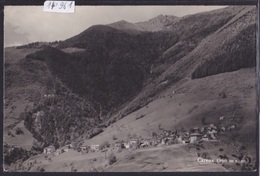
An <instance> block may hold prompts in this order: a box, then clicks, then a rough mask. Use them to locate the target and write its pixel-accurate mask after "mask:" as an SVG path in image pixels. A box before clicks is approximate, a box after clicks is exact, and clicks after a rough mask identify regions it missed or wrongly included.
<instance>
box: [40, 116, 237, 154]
mask: <svg viewBox="0 0 260 176" xmlns="http://www.w3.org/2000/svg"><path fill="white" fill-rule="evenodd" d="M224 118H225V117H224V116H222V117H219V120H220V121H221V120H223V119H224ZM235 128H236V125H235V124H229V125H226V126H217V125H215V124H213V123H211V124H209V125H208V126H203V127H200V128H199V127H194V128H191V129H190V130H184V129H182V130H176V129H173V130H164V129H161V130H160V131H161V133H158V134H157V133H155V132H153V133H152V134H151V137H150V138H149V139H148V138H147V139H142V138H141V137H136V136H130V137H129V139H128V140H127V141H124V140H115V142H113V143H112V144H109V142H108V141H103V142H101V143H100V144H92V145H90V146H88V145H81V146H78V147H77V146H75V145H73V144H71V143H70V144H67V145H65V146H63V147H61V148H58V149H55V147H54V146H53V145H50V146H48V147H46V148H44V149H43V153H44V154H47V155H60V154H61V153H64V152H67V151H69V150H72V149H74V150H77V151H78V152H80V153H81V154H87V153H89V152H106V151H115V152H121V151H122V150H138V149H141V148H153V147H161V146H167V145H174V144H195V143H200V142H217V141H218V136H219V135H220V134H225V133H226V132H229V131H232V130H234V129H235Z"/></svg>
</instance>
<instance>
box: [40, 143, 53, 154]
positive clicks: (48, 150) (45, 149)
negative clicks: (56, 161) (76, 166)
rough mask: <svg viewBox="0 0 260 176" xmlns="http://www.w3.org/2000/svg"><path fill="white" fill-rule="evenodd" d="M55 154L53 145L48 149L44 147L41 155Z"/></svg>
mask: <svg viewBox="0 0 260 176" xmlns="http://www.w3.org/2000/svg"><path fill="white" fill-rule="evenodd" d="M54 152H55V147H54V146H53V145H50V146H49V147H45V148H44V149H43V153H47V154H51V153H54Z"/></svg>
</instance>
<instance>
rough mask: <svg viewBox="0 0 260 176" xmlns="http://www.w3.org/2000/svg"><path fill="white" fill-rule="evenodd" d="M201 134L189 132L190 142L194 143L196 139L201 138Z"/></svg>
mask: <svg viewBox="0 0 260 176" xmlns="http://www.w3.org/2000/svg"><path fill="white" fill-rule="evenodd" d="M201 138H202V134H200V133H192V134H190V143H195V142H196V141H198V140H201Z"/></svg>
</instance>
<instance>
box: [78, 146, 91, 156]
mask: <svg viewBox="0 0 260 176" xmlns="http://www.w3.org/2000/svg"><path fill="white" fill-rule="evenodd" d="M88 149H89V148H88V147H87V146H81V147H80V153H81V154H84V153H88Z"/></svg>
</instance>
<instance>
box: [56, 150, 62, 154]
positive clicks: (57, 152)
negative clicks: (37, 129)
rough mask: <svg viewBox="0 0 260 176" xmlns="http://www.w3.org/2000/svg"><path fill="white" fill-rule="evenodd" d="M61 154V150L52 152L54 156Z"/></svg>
mask: <svg viewBox="0 0 260 176" xmlns="http://www.w3.org/2000/svg"><path fill="white" fill-rule="evenodd" d="M61 153H62V151H61V149H57V150H56V151H55V152H54V155H60V154H61Z"/></svg>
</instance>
